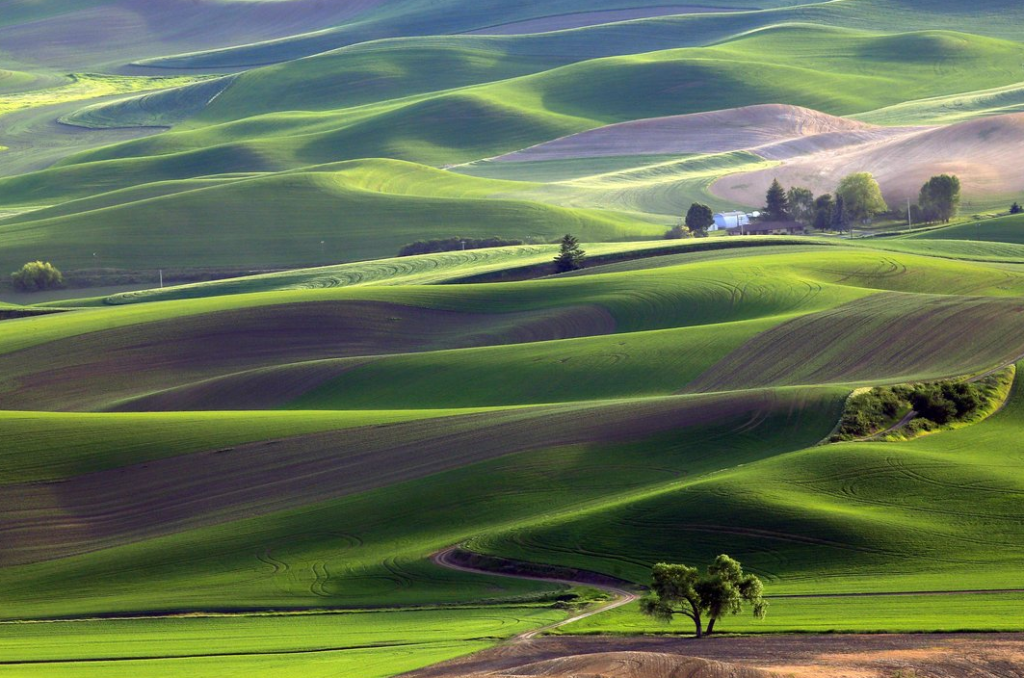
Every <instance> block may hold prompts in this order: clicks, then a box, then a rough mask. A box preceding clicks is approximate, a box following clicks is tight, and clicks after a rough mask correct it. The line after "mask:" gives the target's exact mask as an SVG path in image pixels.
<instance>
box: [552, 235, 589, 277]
mask: <svg viewBox="0 0 1024 678" xmlns="http://www.w3.org/2000/svg"><path fill="white" fill-rule="evenodd" d="M586 255H587V253H586V252H584V251H583V250H581V249H580V241H579V240H578V239H577V238H575V237H573V236H571V235H569V234H568V233H566V234H565V236H564V237H563V238H562V242H561V249H560V250H559V251H558V256H557V257H555V268H557V269H558V272H559V273H565V272H566V271H575V270H577V269H579V268H583V260H584V259H586V258H587V256H586Z"/></svg>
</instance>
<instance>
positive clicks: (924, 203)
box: [917, 174, 960, 223]
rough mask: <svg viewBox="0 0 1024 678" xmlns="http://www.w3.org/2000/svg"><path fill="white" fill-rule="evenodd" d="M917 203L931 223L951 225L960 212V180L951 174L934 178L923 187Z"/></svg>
mask: <svg viewBox="0 0 1024 678" xmlns="http://www.w3.org/2000/svg"><path fill="white" fill-rule="evenodd" d="M917 202H918V204H919V205H921V211H922V212H924V216H925V218H926V219H928V220H929V221H942V222H945V223H949V220H950V219H952V218H953V217H955V216H956V215H957V212H959V211H960V179H958V178H957V177H956V175H952V176H951V175H949V174H940V175H939V176H937V177H932V178H931V179H929V180H928V182H927V183H926V184H925V185H924V186H922V187H921V194H920V196H919V197H918V200H917Z"/></svg>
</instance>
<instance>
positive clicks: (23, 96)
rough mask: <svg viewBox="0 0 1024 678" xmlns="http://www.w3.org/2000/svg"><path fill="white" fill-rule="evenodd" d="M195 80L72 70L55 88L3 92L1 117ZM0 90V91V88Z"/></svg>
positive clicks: (172, 85)
mask: <svg viewBox="0 0 1024 678" xmlns="http://www.w3.org/2000/svg"><path fill="white" fill-rule="evenodd" d="M5 81H6V79H0V83H3V82H5ZM196 81H197V78H196V77H194V76H166V77H146V76H125V75H104V74H100V73H72V74H70V75H68V78H67V82H66V83H64V84H61V85H58V86H55V87H47V88H45V89H33V90H30V91H27V92H15V93H6V94H5V96H4V97H3V98H2V99H0V116H2V115H6V114H9V113H13V112H15V111H20V110H24V109H26V108H38V107H41V106H51V105H53V104H60V103H64V102H68V101H86V100H89V99H98V98H100V97H105V96H110V95H112V94H127V93H129V92H143V91H146V90H155V89H166V88H169V87H181V86H182V85H189V84H192V83H194V82H196ZM0 92H2V90H0Z"/></svg>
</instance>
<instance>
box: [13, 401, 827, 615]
mask: <svg viewBox="0 0 1024 678" xmlns="http://www.w3.org/2000/svg"><path fill="white" fill-rule="evenodd" d="M709 398H710V400H709ZM841 399H842V393H841V392H838V391H834V390H833V391H830V390H823V391H814V392H809V391H803V392H796V391H786V392H779V393H777V394H770V393H765V394H751V395H750V396H732V397H717V396H711V397H707V396H701V397H698V398H684V399H669V400H665V401H660V402H659V403H657V404H656V405H657V408H656V409H655V410H649V408H648V406H646V405H640V404H635V403H627V402H620V403H608V404H606V405H603V406H600V407H597V408H590V409H580V410H578V411H577V412H575V413H574V412H573V410H572V409H571V408H570V409H569V410H566V415H567V416H566V417H560V418H555V419H544V418H540V419H525V420H523V421H522V424H521V426H522V427H523V428H522V429H521V432H520V434H518V435H512V436H508V435H505V436H504V437H505V438H509V437H511V441H509V442H512V441H516V440H522V441H523V443H521V444H528V442H527V441H532V440H543V439H544V438H545V437H546V438H548V439H549V440H551V441H552V443H554V441H559V440H561V441H565V440H572V438H565V437H564V435H565V433H566V432H572V431H575V430H586V427H592V426H606V425H615V426H619V427H620V428H622V427H623V426H625V427H626V428H624V429H622V430H623V431H632V434H631V435H629V442H616V441H615V440H614V439H609V440H605V441H603V442H600V441H593V442H591V441H589V440H580V441H578V442H574V443H570V444H566V443H564V442H563V443H561V444H558V443H555V444H550V443H549V444H548V445H543V444H541V445H538V446H537V447H536V448H533V451H526V452H523V453H521V454H519V455H518V456H516V457H514V458H502V459H496V460H492V461H485V462H482V463H480V464H476V465H472V466H467V467H465V468H461V469H458V470H454V471H449V472H446V473H443V474H440V475H434V476H430V477H427V478H423V479H420V480H417V481H415V482H408V483H402V484H398V485H393V486H390V487H385V488H382V489H380V490H374V491H371V492H364V493H362V494H358V495H354V496H350V497H345V498H341V499H337V500H333V501H329V502H326V503H321V504H315V505H312V506H308V507H305V508H296V509H294V510H290V511H286V512H283V513H274V514H270V515H267V516H264V517H262V518H253V519H249V520H242V521H235V522H232V523H230V524H226V525H220V526H213V527H207V528H201V529H195V530H190V531H188V532H185V533H181V534H178V535H172V536H167V537H161V538H159V539H150V540H148V541H142V542H138V543H135V544H128V545H125V546H123V547H118V548H113V549H106V550H103V551H99V552H96V553H93V554H88V555H82V556H77V557H74V558H66V559H63V560H56V561H51V562H45V563H39V564H36V565H25V566H20V567H15V568H8V570H7V576H5V578H4V581H3V582H2V583H0V587H2V588H3V590H4V597H5V600H7V601H8V604H6V605H5V609H4V612H5V614H6V615H12V616H20V615H24V614H30V615H34V616H35V615H46V614H62V613H63V614H72V613H86V612H88V611H92V610H98V609H108V610H114V609H121V610H123V609H139V608H140V607H143V608H148V609H161V608H164V609H166V608H167V607H176V608H181V607H185V608H187V607H191V606H196V605H198V606H200V607H205V608H209V607H221V606H237V605H240V604H241V605H245V606H257V607H258V606H262V605H278V606H281V605H283V606H305V605H309V604H314V605H360V604H367V603H374V604H380V603H382V602H393V603H399V602H405V603H415V602H428V601H429V602H440V601H456V600H459V601H466V600H473V599H479V598H495V597H499V598H500V597H503V596H508V595H509V594H510V593H515V592H526V591H531V590H537V589H538V588H543V587H542V586H539V585H530V584H529V583H528V582H501V583H499V586H500V587H501V588H499V589H497V590H495V589H494V588H493V586H494V584H495V583H496V582H492V581H490V580H488V578H486V577H484V578H481V577H475V576H471V575H462V574H459V573H453V572H445V571H440V570H437V569H436V568H434V567H431V566H429V565H428V564H427V563H426V562H425V561H424V556H425V555H426V554H427V553H429V551H430V550H431V549H434V548H438V547H440V546H443V545H446V544H450V543H453V542H455V541H458V540H460V539H463V538H466V537H469V536H471V535H474V534H479V533H480V532H484V531H490V530H493V529H494V528H496V527H498V526H503V525H505V526H511V525H514V524H518V523H521V522H523V521H533V520H540V519H550V518H551V517H552V516H555V515H559V514H573V513H575V511H577V510H578V508H579V507H581V506H587V505H589V506H592V507H593V506H596V505H598V504H601V503H605V502H608V501H612V500H613V498H614V497H616V496H620V495H621V496H630V495H632V494H634V493H636V492H637V491H638V489H640V488H642V487H645V486H648V485H652V484H653V485H660V484H664V483H668V484H675V483H677V482H679V481H678V477H679V474H680V473H681V472H684V471H685V472H686V473H687V474H688V475H690V476H696V475H700V474H703V473H706V472H708V471H711V470H714V469H716V468H718V467H719V466H720V465H721V464H722V461H723V459H725V458H729V459H731V460H733V461H734V462H736V463H742V462H744V461H749V460H752V459H757V458H762V457H764V456H766V455H771V454H774V453H777V452H779V451H782V450H788V449H797V448H798V447H800V446H802V445H806V444H810V443H812V442H814V441H815V440H816V439H817V438H818V437H820V436H822V435H824V434H825V433H827V432H828V430H829V429H830V428H831V426H832V422H833V419H834V417H835V416H836V414H837V412H838V407H839V405H840V402H841ZM651 405H652V406H653V405H655V403H651ZM709 406H710V407H712V408H713V414H711V416H708V414H709V412H708V410H707V408H708V407H709ZM694 407H697V408H700V409H699V411H701V412H705V414H702V415H700V416H699V417H697V418H696V419H693V418H692V417H689V416H688V415H686V412H687V411H690V410H691V409H692V408H694ZM645 410H649V412H650V413H652V414H653V413H654V412H658V414H657V416H654V417H650V416H639V417H638V416H637V415H643V413H644V412H645ZM687 421H689V424H687V423H685V422H687ZM701 422H703V423H701ZM580 427H583V428H580ZM637 427H640V428H637ZM737 428H739V429H740V430H741V431H744V433H743V434H741V435H739V436H726V437H725V438H723V433H724V432H726V431H736V430H737ZM645 429H646V430H647V431H648V433H646V434H644V433H641V431H642V430H645ZM659 429H660V430H662V433H658V430H659ZM437 431H438V432H439V433H440V432H442V431H448V433H446V434H444V436H445V437H444V440H445V441H446V442H445V444H446V445H447V446H448V447H449V448H451V446H452V438H451V433H450V432H451V428H450V424H448V423H447V422H443V421H439V422H438V428H437ZM684 431H685V433H684ZM681 434H682V435H681ZM669 441H671V442H669ZM513 444H514V443H513ZM609 464H611V465H614V466H616V467H618V468H620V469H621V472H620V473H617V474H615V475H613V476H609V475H608V473H607V469H608V467H609ZM540 477H544V478H545V481H544V482H543V483H538V482H537V480H538V478H540ZM268 499H270V498H269V497H268ZM466 506H475V507H478V510H474V511H472V512H469V513H467V512H466V511H465V507H466ZM385 507H390V508H385ZM403 507H404V508H403ZM396 509H397V510H396ZM250 510H251V509H250ZM250 515H252V513H250ZM172 553H173V554H175V555H173V557H172V555H171V554H172ZM182 553H188V554H190V555H189V556H188V557H185V558H183V557H181V555H182ZM264 554H265V555H266V556H267V557H269V558H270V560H271V561H272V562H277V563H285V564H287V566H288V567H287V569H285V568H281V567H278V568H277V569H274V568H270V567H265V566H260V565H259V559H260V556H261V555H264ZM322 565H326V572H327V573H328V576H324V574H323V572H324V570H323V568H322V567H321V566H322ZM112 567H113V568H115V569H117V568H121V567H130V568H132V569H133V570H134V571H135V572H136V573H137V574H136V576H135V577H134V578H133V579H132V580H131V581H129V582H119V584H118V586H117V587H115V588H111V587H109V586H107V585H106V584H104V583H103V582H104V580H106V581H109V578H108V577H107V575H106V574H105V573H108V572H109V571H110V569H111V568H112ZM253 567H258V568H261V570H260V573H259V574H258V575H257V576H256V577H253V576H252V573H253ZM318 568H320V569H319V573H318ZM275 572H276V574H275ZM242 573H247V574H244V575H243V574H242ZM240 575H241V576H240ZM42 580H45V581H48V582H51V584H52V586H54V585H55V586H57V587H58V588H60V590H61V591H62V595H61V596H59V597H55V596H53V589H52V586H51V587H50V592H49V594H48V595H47V596H46V597H45V598H43V597H41V596H40V589H39V582H40V581H42ZM183 582H188V586H187V587H183V586H182V583H183ZM317 582H320V584H317ZM311 585H317V586H318V587H319V588H317V589H316V590H317V591H319V593H316V592H315V591H314V593H312V594H311V592H310V586H311ZM47 601H49V602H47ZM243 601H244V602H243Z"/></svg>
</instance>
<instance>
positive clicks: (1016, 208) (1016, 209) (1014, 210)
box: [1010, 202, 1024, 214]
mask: <svg viewBox="0 0 1024 678" xmlns="http://www.w3.org/2000/svg"><path fill="white" fill-rule="evenodd" d="M1021 212H1024V207H1021V206H1020V203H1018V202H1015V203H1013V204H1012V205H1010V214H1020V213H1021Z"/></svg>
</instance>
